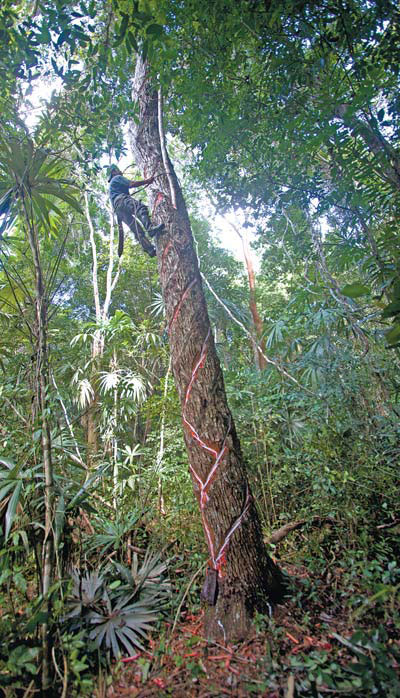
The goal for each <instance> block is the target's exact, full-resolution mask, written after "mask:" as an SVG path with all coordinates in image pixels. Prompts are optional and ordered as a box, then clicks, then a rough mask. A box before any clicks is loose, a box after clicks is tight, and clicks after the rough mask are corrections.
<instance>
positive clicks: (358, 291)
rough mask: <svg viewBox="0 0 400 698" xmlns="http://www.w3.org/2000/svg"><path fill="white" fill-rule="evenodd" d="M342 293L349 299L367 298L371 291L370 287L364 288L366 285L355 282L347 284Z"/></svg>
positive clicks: (341, 290)
mask: <svg viewBox="0 0 400 698" xmlns="http://www.w3.org/2000/svg"><path fill="white" fill-rule="evenodd" d="M340 292H341V293H343V295H344V296H348V298H360V296H365V295H366V294H367V293H369V292H370V290H369V288H368V286H364V284H362V283H360V282H359V281H355V282H354V283H353V284H346V286H343V288H342V289H340Z"/></svg>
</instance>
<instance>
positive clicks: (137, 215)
mask: <svg viewBox="0 0 400 698" xmlns="http://www.w3.org/2000/svg"><path fill="white" fill-rule="evenodd" d="M108 181H109V183H110V187H109V192H110V199H111V204H112V207H113V209H114V211H115V214H116V216H117V220H118V230H119V239H118V256H119V257H121V255H122V253H123V251H124V229H123V227H122V223H126V225H127V226H128V227H129V228H130V229H131V231H132V232H133V234H134V236H135V238H136V240H137V241H138V242H139V243H140V244H141V246H142V247H143V249H144V251H145V252H147V254H149V255H150V257H155V255H156V250H155V247H154V245H152V244H151V242H149V240H147V238H146V235H145V233H147V234H148V235H149V236H150V237H154V235H156V234H157V233H161V232H162V230H163V229H164V225H163V224H162V223H161V224H160V225H157V226H156V227H155V228H154V227H152V224H151V220H150V217H149V212H148V208H147V206H145V205H144V204H143V203H142V202H141V201H139V200H138V199H134V198H133V197H132V196H130V195H129V189H137V188H138V187H145V186H147V185H149V184H151V183H152V182H154V176H153V177H148V178H147V179H143V180H137V181H135V180H129V179H126V177H124V176H123V175H122V172H121V170H120V169H119V168H118V167H117V166H116V165H113V166H112V167H111V168H110V171H109V175H108Z"/></svg>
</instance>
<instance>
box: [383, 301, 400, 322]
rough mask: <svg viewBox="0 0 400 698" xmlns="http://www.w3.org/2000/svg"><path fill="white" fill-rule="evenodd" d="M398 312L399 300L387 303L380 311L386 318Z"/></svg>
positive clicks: (399, 308)
mask: <svg viewBox="0 0 400 698" xmlns="http://www.w3.org/2000/svg"><path fill="white" fill-rule="evenodd" d="M398 313H400V300H396V301H393V302H392V303H389V304H388V305H387V306H386V308H384V310H383V312H382V317H383V318H387V317H392V316H393V315H397V314H398Z"/></svg>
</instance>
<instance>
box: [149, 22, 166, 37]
mask: <svg viewBox="0 0 400 698" xmlns="http://www.w3.org/2000/svg"><path fill="white" fill-rule="evenodd" d="M162 33H163V28H162V26H161V25H160V24H150V26H149V27H147V29H146V34H147V35H148V36H149V35H151V36H162Z"/></svg>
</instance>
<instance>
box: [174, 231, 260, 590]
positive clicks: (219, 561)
mask: <svg viewBox="0 0 400 698" xmlns="http://www.w3.org/2000/svg"><path fill="white" fill-rule="evenodd" d="M171 246H172V242H171V241H169V242H168V243H167V245H166V246H165V248H164V251H163V254H162V258H161V272H162V273H163V271H164V264H165V259H166V257H167V255H168V252H169V250H170V249H171ZM196 281H197V279H192V281H191V282H190V284H189V285H188V286H187V287H186V289H185V290H184V292H183V293H182V296H181V298H180V300H179V301H178V303H177V305H176V306H175V309H174V312H173V315H172V319H171V321H170V323H169V327H168V332H170V331H171V328H172V325H173V324H174V322H175V321H176V318H177V317H178V315H179V312H180V310H181V307H182V305H183V303H184V301H185V298H186V297H187V296H188V294H189V293H190V290H191V289H192V288H193V286H194V284H195V283H196ZM210 334H211V328H210V327H209V328H208V332H207V335H206V338H205V340H204V342H203V346H202V348H201V352H200V357H199V359H198V360H197V362H196V364H195V366H194V368H193V371H192V375H191V378H190V381H189V383H188V385H187V388H186V392H185V399H184V403H183V409H182V419H183V423H184V425H185V426H186V427H187V429H188V430H189V432H190V435H191V437H192V439H193V440H194V441H196V443H197V444H198V445H199V446H200V447H201V448H202V449H203V450H204V451H207V452H208V453H210V454H211V455H212V456H213V458H214V459H215V460H214V463H213V465H212V466H211V469H210V471H209V473H208V475H207V478H206V479H205V481H203V480H202V479H201V477H200V475H199V474H198V473H197V472H196V470H195V469H194V467H193V466H192V465H191V464H189V469H190V471H191V473H192V475H193V477H194V479H195V480H196V482H197V484H198V486H199V490H200V498H199V504H200V512H201V519H202V523H203V528H204V531H205V534H206V538H207V544H208V549H209V551H210V559H211V563H212V565H213V568H214V569H215V570H217V571H218V576H219V577H220V578H222V577H223V567H224V566H225V564H226V550H227V548H228V545H229V542H230V539H231V538H232V536H233V534H234V532H235V531H236V529H237V528H239V526H240V525H241V523H242V521H243V518H244V517H245V515H246V513H247V512H248V510H249V508H250V504H251V495H250V493H249V491H248V489H247V494H246V499H245V503H244V506H243V509H242V512H241V513H240V515H239V516H238V518H237V519H236V521H235V522H234V523H233V525H232V526H231V527H230V529H229V530H228V532H227V533H226V535H225V538H224V540H223V542H222V545H221V547H220V549H219V551H218V553H217V555H216V554H215V548H214V536H213V533H212V531H211V529H210V526H209V524H208V521H207V518H206V515H205V507H206V504H207V502H208V500H209V497H208V493H207V491H208V489H209V487H210V486H211V484H212V482H213V481H214V479H215V476H216V473H217V470H218V467H219V465H220V463H221V461H222V459H223V458H224V456H225V455H226V454H227V453H228V447H227V445H226V441H227V438H228V435H229V432H230V428H231V423H230V422H229V425H228V429H227V432H226V435H225V438H224V441H223V444H222V448H221V450H220V451H217V449H215V448H213V447H212V446H209V445H208V444H207V443H206V442H205V441H204V440H203V439H202V438H201V436H200V435H199V434H198V432H197V431H196V429H195V427H194V426H193V425H192V424H191V423H190V422H189V420H188V419H187V416H186V408H187V404H188V401H189V398H190V394H191V392H192V388H193V385H194V383H195V381H196V379H197V376H198V373H199V371H200V370H201V369H202V368H203V366H204V364H205V361H206V358H207V344H208V341H209V339H210Z"/></svg>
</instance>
